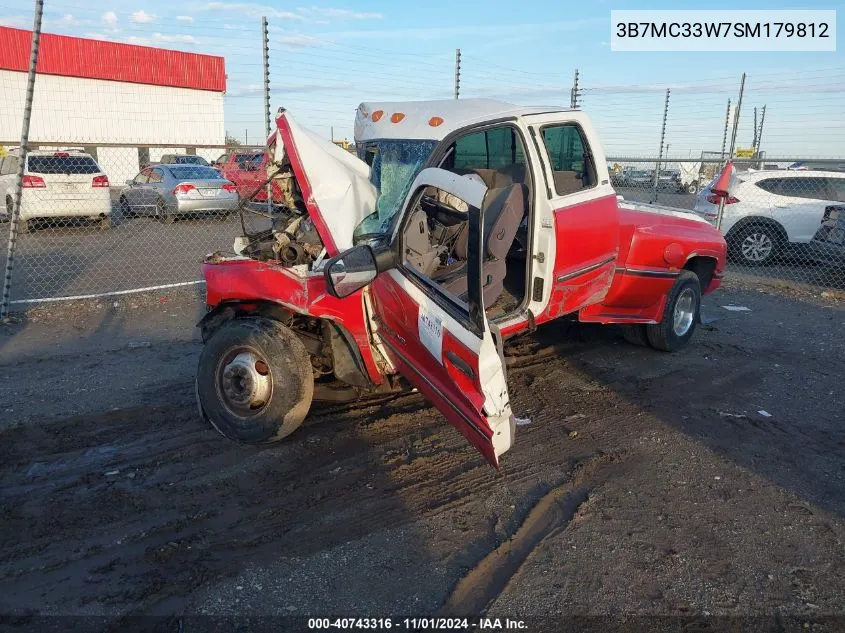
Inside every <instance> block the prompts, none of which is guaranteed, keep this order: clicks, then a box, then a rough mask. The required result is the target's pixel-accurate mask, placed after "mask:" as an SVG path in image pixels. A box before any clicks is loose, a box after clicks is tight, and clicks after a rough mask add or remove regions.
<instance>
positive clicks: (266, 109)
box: [261, 16, 334, 212]
mask: <svg viewBox="0 0 845 633" xmlns="http://www.w3.org/2000/svg"><path fill="white" fill-rule="evenodd" d="M267 32H268V28H267V16H264V17H262V18H261V40H262V44H263V49H264V50H263V55H262V57H263V58H264V139H265V141H266V139H268V138H269V137H270V36H269V35H268V33H267ZM332 140H334V138H332ZM269 160H270V159H268V162H269ZM265 177H266V174H265ZM272 210H273V185H272V184H270V183H269V182H268V183H267V211H268V212H270V211H272Z"/></svg>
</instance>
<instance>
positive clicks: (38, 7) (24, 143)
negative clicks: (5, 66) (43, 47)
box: [0, 0, 44, 322]
mask: <svg viewBox="0 0 845 633" xmlns="http://www.w3.org/2000/svg"><path fill="white" fill-rule="evenodd" d="M43 12H44V0H35V17H34V18H33V24H32V48H31V49H30V54H29V75H28V76H27V80H26V102H25V103H24V108H23V123H22V124H21V148H20V161H19V162H18V173H17V179H16V182H15V201H14V206H13V207H12V217H11V218H9V241H8V243H7V246H6V272H5V274H4V275H3V297H2V302H0V321H2V322H5V321H7V320H8V318H9V297H10V295H11V292H12V263H13V261H14V258H15V244H16V242H17V233H18V218H19V217H20V213H21V197H22V195H23V172H24V168H25V167H26V155H27V152H28V151H29V147H28V146H29V121H30V119H31V118H32V97H33V94H34V92H35V67H36V65H37V64H38V44H39V42H40V40H41V16H42V14H43Z"/></svg>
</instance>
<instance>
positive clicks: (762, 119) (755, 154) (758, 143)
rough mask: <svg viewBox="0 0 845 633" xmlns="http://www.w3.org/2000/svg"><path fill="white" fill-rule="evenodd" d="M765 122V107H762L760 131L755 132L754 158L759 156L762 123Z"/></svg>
mask: <svg viewBox="0 0 845 633" xmlns="http://www.w3.org/2000/svg"><path fill="white" fill-rule="evenodd" d="M765 121H766V106H765V105H764V106H763V110H762V112H760V129H759V130H757V147H756V148H755V150H754V156H755V157H759V155H760V142H761V141H762V139H763V123H764V122H765Z"/></svg>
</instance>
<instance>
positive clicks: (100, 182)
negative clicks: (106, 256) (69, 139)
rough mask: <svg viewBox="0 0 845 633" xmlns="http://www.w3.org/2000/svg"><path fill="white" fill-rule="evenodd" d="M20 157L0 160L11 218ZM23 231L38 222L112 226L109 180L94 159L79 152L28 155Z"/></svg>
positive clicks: (0, 186) (2, 191) (14, 155)
mask: <svg viewBox="0 0 845 633" xmlns="http://www.w3.org/2000/svg"><path fill="white" fill-rule="evenodd" d="M19 165H20V153H19V151H18V150H13V151H11V152H10V153H9V154H8V155H6V156H4V157H3V158H0V194H2V196H3V198H4V199H5V209H6V215H7V217H9V218H11V216H12V208H13V205H14V197H15V184H16V179H17V174H18V166H19ZM23 173H24V176H23V197H22V198H21V213H20V217H19V222H20V224H19V225H18V227H19V229H20V230H21V231H22V232H26V231H27V230H28V229H29V228H30V222H29V220H33V219H35V218H70V217H83V218H90V219H92V220H97V221H98V222H99V226H100V228H101V229H108V228H109V227H110V226H111V196H110V190H109V178H108V176H106V174H105V173H103V170H102V169H101V168H100V166H99V165H98V164H97V161H95V160H94V159H93V158H92V157H91V156H90V155H88V154H86V153H84V152H80V151H77V150H62V151H43V150H36V151H32V152H29V153H27V156H26V168H25V169H24V172H23Z"/></svg>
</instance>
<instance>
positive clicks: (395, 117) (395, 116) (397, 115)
mask: <svg viewBox="0 0 845 633" xmlns="http://www.w3.org/2000/svg"><path fill="white" fill-rule="evenodd" d="M404 118H405V115H404V114H403V113H402V112H394V113H393V116H391V117H390V120H391V121H392V122H393V123H399V121H401V120H402V119H404Z"/></svg>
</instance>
